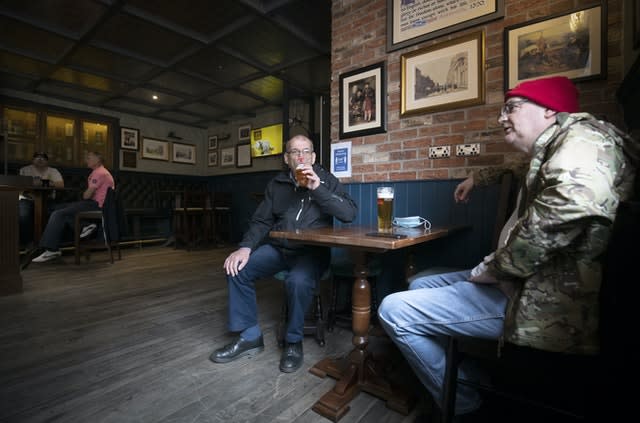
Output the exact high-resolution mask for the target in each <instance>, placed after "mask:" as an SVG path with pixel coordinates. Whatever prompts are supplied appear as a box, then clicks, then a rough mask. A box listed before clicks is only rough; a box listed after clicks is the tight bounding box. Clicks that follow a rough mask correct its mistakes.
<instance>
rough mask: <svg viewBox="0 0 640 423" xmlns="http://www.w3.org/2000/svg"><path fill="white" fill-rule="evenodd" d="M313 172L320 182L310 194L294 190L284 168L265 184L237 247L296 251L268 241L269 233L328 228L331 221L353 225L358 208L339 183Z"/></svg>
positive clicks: (277, 241) (281, 242)
mask: <svg viewBox="0 0 640 423" xmlns="http://www.w3.org/2000/svg"><path fill="white" fill-rule="evenodd" d="M313 170H314V171H315V172H316V174H317V175H318V177H319V178H320V186H319V187H318V188H316V189H315V190H313V191H312V190H308V189H306V188H301V187H296V184H295V182H294V180H293V177H292V176H291V171H290V170H289V169H288V168H287V169H286V170H285V171H283V172H281V173H279V174H278V175H276V176H275V177H274V178H273V179H272V180H271V181H269V183H268V184H267V188H266V190H265V193H264V200H263V201H262V202H261V203H260V205H258V208H257V209H256V211H255V213H254V214H253V216H252V217H251V221H250V222H249V230H248V231H247V232H246V233H245V234H244V237H243V238H242V241H241V242H240V247H249V248H251V250H252V251H253V250H255V249H256V248H257V247H258V246H259V245H260V244H263V243H265V242H269V243H271V244H273V245H275V246H278V247H281V248H285V249H289V250H293V249H299V248H303V247H302V246H297V245H289V244H288V243H287V241H286V240H281V239H271V238H269V231H271V230H295V229H304V228H321V227H325V226H332V225H333V218H334V217H335V218H337V219H339V220H341V221H342V222H345V223H349V222H351V221H353V219H354V218H355V216H356V212H357V210H358V206H357V205H356V203H355V202H354V201H353V200H352V199H351V197H350V196H349V194H347V193H346V192H345V191H344V188H343V187H342V185H341V184H340V181H338V179H337V178H336V177H335V176H333V175H332V174H331V173H330V172H328V171H326V170H325V169H324V168H323V167H322V166H320V165H313Z"/></svg>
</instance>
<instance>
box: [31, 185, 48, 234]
mask: <svg viewBox="0 0 640 423" xmlns="http://www.w3.org/2000/svg"><path fill="white" fill-rule="evenodd" d="M45 195H46V193H43V192H41V191H35V190H34V191H33V192H32V193H31V197H32V198H33V245H36V246H37V245H38V244H40V238H42V232H43V231H44V226H45V225H46V222H44V218H45V212H44V196H45Z"/></svg>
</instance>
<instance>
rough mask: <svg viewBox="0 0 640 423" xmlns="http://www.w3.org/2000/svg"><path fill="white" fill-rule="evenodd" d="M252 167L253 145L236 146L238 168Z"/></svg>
mask: <svg viewBox="0 0 640 423" xmlns="http://www.w3.org/2000/svg"><path fill="white" fill-rule="evenodd" d="M249 166H251V143H246V144H238V145H236V167H249Z"/></svg>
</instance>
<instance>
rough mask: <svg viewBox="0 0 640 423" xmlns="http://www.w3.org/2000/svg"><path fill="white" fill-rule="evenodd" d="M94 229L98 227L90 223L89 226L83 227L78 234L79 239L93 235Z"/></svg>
mask: <svg viewBox="0 0 640 423" xmlns="http://www.w3.org/2000/svg"><path fill="white" fill-rule="evenodd" d="M96 229H98V225H96V224H95V223H91V224H90V225H87V226H85V227H84V228H82V231H81V232H80V239H84V238H86V237H88V236H89V235H91V234H92V233H94V232H95V231H96Z"/></svg>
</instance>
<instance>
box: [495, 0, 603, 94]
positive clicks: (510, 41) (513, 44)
mask: <svg viewBox="0 0 640 423" xmlns="http://www.w3.org/2000/svg"><path fill="white" fill-rule="evenodd" d="M606 15H607V13H606V6H605V4H604V3H603V4H601V5H597V6H592V7H589V8H586V9H575V10H573V11H571V12H568V13H563V14H559V15H554V16H551V17H545V18H542V19H536V20H533V21H529V22H525V23H522V24H518V25H513V26H509V27H506V28H505V29H504V57H505V61H504V66H505V69H504V75H505V91H506V90H508V89H510V88H513V87H515V86H516V85H518V84H519V83H520V82H522V81H526V80H528V79H536V78H541V77H547V76H566V77H567V78H570V79H573V80H574V81H577V80H585V79H594V78H604V77H606V65H605V61H606V57H607V55H606V53H605V46H606V44H607V43H606V32H605V31H606V30H607V26H606Z"/></svg>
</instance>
